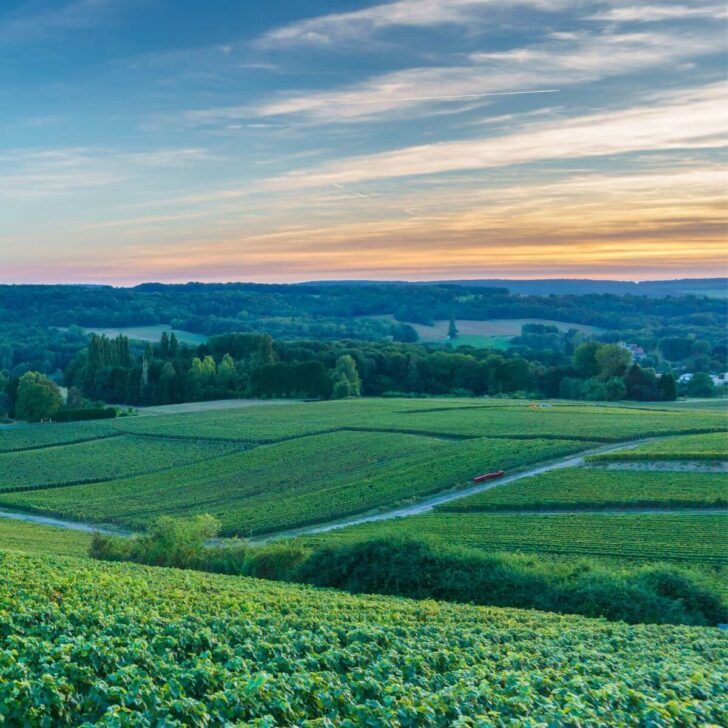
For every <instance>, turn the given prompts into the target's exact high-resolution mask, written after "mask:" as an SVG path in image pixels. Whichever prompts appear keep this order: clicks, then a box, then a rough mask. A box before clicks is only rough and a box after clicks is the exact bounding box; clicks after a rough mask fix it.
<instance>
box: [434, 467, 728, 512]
mask: <svg viewBox="0 0 728 728" xmlns="http://www.w3.org/2000/svg"><path fill="white" fill-rule="evenodd" d="M726 485H728V483H727V482H726V477H725V474H723V473H673V472H664V473H661V472H633V471H622V470H603V469H597V468H568V469H564V470H553V471H551V472H549V473H543V474H541V475H537V476H534V477H532V478H523V479H522V480H518V481H516V482H514V483H506V484H504V485H502V486H496V487H495V488H493V489H491V490H487V491H484V492H482V493H478V494H476V495H472V496H469V497H467V498H463V499H462V500H458V501H454V502H452V503H447V504H445V505H443V506H440V508H439V510H443V511H450V512H458V513H466V512H470V511H508V510H514V511H515V510H549V509H551V510H554V509H587V510H588V509H595V508H620V507H627V508H630V507H643V508H650V507H657V508H675V507H678V508H679V507H684V508H695V507H706V506H721V505H723V506H724V505H726V504H728V488H726Z"/></svg>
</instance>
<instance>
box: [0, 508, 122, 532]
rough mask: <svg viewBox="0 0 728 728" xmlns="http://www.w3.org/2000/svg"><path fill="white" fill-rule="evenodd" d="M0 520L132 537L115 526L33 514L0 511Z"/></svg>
mask: <svg viewBox="0 0 728 728" xmlns="http://www.w3.org/2000/svg"><path fill="white" fill-rule="evenodd" d="M0 518H8V519H10V520H13V521H25V522H26V523H37V524H39V525H41V526H55V527H56V528H65V529H67V530H68V531H81V532H83V533H103V534H105V535H108V536H131V535H132V533H131V531H124V530H123V529H120V528H114V527H113V526H102V525H99V524H96V523H84V522H83V521H66V520H64V519H62V518H51V517H50V516H36V515H33V514H32V513H21V512H20V511H0Z"/></svg>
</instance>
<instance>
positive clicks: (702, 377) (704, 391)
mask: <svg viewBox="0 0 728 728" xmlns="http://www.w3.org/2000/svg"><path fill="white" fill-rule="evenodd" d="M685 392H686V393H687V394H688V395H689V396H691V397H715V384H713V380H712V379H711V378H710V375H709V374H706V373H705V372H696V373H695V374H693V378H692V379H691V380H690V381H689V382H688V383H687V385H686V387H685Z"/></svg>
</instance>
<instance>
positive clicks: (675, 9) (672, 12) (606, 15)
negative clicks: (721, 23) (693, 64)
mask: <svg viewBox="0 0 728 728" xmlns="http://www.w3.org/2000/svg"><path fill="white" fill-rule="evenodd" d="M725 17H726V7H725V4H707V5H676V4H673V3H668V4H664V5H626V6H618V7H615V8H609V9H608V10H603V11H601V12H598V13H594V14H593V15H590V16H589V18H588V19H589V20H598V21H605V22H614V23H654V22H660V21H669V20H689V19H691V18H701V19H702V18H713V19H715V20H719V19H721V18H725Z"/></svg>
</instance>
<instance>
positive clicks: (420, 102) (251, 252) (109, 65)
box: [0, 0, 728, 283]
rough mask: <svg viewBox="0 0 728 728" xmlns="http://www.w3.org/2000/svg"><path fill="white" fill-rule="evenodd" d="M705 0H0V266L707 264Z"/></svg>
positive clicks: (324, 270)
mask: <svg viewBox="0 0 728 728" xmlns="http://www.w3.org/2000/svg"><path fill="white" fill-rule="evenodd" d="M725 31H726V22H725V7H724V3H714V2H711V1H710V0H684V2H683V1H681V0H677V1H676V2H660V1H659V0H655V1H654V2H647V3H645V4H636V3H628V2H621V0H607V1H605V2H574V1H570V0H522V2H512V1H511V0H393V1H391V2H386V3H376V2H371V1H370V2H364V1H358V2H354V1H353V0H345V1H342V0H339V1H338V2H322V1H321V2H319V1H314V2H305V3H302V2H292V1H283V0H272V1H269V2H266V3H265V4H263V3H249V2H240V1H237V0H236V1H232V0H208V1H207V2H204V3H201V2H191V1H190V0H175V1H174V2H173V1H172V0H4V2H3V3H2V6H0V221H2V222H1V223H0V250H1V251H2V261H3V263H2V266H0V280H2V281H4V282H21V281H49V282H50V281H68V282H89V281H94V282H109V283H133V282H138V281H142V280H163V281H186V280H260V281H276V280H282V281H289V280H309V279H321V278H385V279H393V278H396V279H430V278H446V277H458V278H468V277H473V278H474V277H491V276H503V277H549V276H551V277H554V276H558V277H561V276H575V277H578V276H582V277H585V276H589V277H607V278H610V277H611V278H630V279H641V278H669V277H676V276H683V275H684V276H692V275H717V274H721V273H723V272H724V269H725V189H726V172H725V156H724V146H723V145H724V144H725V138H726V130H727V127H728V122H727V121H726V119H728V115H727V114H726V113H725V108H726V107H727V104H726V101H728V99H727V98H726V81H725V61H726V45H725V44H726V41H725Z"/></svg>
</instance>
